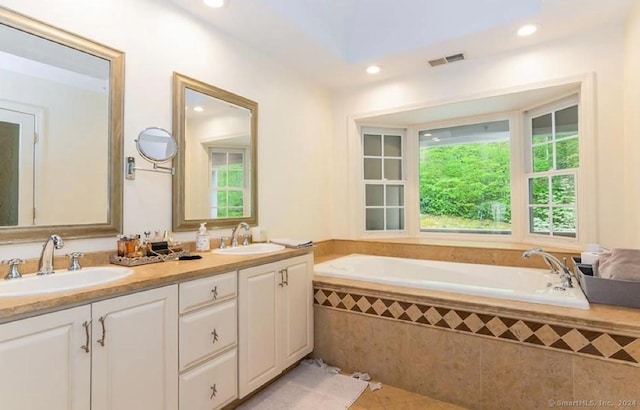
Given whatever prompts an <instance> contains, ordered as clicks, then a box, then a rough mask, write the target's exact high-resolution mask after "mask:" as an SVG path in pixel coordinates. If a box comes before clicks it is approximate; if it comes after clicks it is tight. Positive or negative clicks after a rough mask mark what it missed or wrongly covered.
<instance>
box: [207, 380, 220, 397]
mask: <svg viewBox="0 0 640 410" xmlns="http://www.w3.org/2000/svg"><path fill="white" fill-rule="evenodd" d="M217 393H218V390H217V389H216V384H215V383H214V384H213V386H211V397H209V398H210V399H213V398H214V397H216V394H217Z"/></svg>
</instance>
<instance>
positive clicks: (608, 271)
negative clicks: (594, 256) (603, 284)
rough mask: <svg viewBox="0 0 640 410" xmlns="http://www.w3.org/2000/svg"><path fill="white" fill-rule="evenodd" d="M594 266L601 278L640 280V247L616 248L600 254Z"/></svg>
mask: <svg viewBox="0 0 640 410" xmlns="http://www.w3.org/2000/svg"><path fill="white" fill-rule="evenodd" d="M594 268H595V271H596V272H597V276H600V277H601V278H606V279H618V280H634V281H640V249H620V248H614V249H612V250H611V252H605V253H603V254H602V255H600V257H599V258H598V260H597V261H596V263H595V264H594Z"/></svg>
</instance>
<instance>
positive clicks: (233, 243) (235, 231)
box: [231, 222, 251, 248]
mask: <svg viewBox="0 0 640 410" xmlns="http://www.w3.org/2000/svg"><path fill="white" fill-rule="evenodd" d="M239 228H244V230H245V231H249V229H251V227H250V226H249V224H248V223H246V222H240V223H239V224H238V226H236V227H235V228H233V229H232V230H231V247H232V248H233V247H236V246H238V229H239ZM246 245H249V238H248V237H247V236H245V238H244V241H243V242H242V246H246Z"/></svg>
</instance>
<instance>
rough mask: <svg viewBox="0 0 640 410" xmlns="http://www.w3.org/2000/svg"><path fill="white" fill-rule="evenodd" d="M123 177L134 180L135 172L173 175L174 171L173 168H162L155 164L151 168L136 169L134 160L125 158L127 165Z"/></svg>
mask: <svg viewBox="0 0 640 410" xmlns="http://www.w3.org/2000/svg"><path fill="white" fill-rule="evenodd" d="M125 168H126V169H125V176H126V178H127V179H129V180H134V179H136V171H148V172H159V173H162V174H171V175H173V174H174V173H175V169H174V168H173V167H163V166H160V165H158V164H156V163H153V168H140V167H136V159H135V158H134V157H127V163H126V165H125Z"/></svg>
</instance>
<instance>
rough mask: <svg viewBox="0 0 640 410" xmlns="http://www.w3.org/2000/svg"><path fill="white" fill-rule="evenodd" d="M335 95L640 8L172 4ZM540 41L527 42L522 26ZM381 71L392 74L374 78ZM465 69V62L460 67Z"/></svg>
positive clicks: (427, 2) (557, 3)
mask: <svg viewBox="0 0 640 410" xmlns="http://www.w3.org/2000/svg"><path fill="white" fill-rule="evenodd" d="M170 1H172V2H174V3H176V4H178V5H179V6H181V7H183V8H184V9H186V10H188V11H189V12H190V13H192V14H194V15H195V16H197V17H198V18H201V19H203V20H205V21H206V22H207V23H209V24H211V25H212V26H215V27H217V28H218V29H220V30H222V31H224V32H226V33H228V34H229V35H231V36H233V37H235V38H238V39H240V40H242V41H243V42H245V43H247V44H249V45H250V46H252V47H254V48H256V49H258V50H260V51H261V52H263V53H265V54H267V55H269V56H270V57H272V58H274V59H275V60H277V61H280V62H281V63H283V64H285V65H287V66H289V67H291V68H293V69H294V70H297V71H299V72H302V73H304V74H305V75H306V76H308V77H311V78H312V79H314V80H316V81H317V82H319V83H321V84H324V85H326V86H327V87H330V88H339V87H346V86H350V85H355V84H362V83H366V82H371V81H378V80H380V79H384V78H390V77H396V76H401V75H406V74H412V73H416V72H421V71H422V72H426V71H428V70H442V69H446V66H440V67H435V68H431V67H429V65H428V64H427V61H428V60H433V59H436V58H440V57H444V56H449V55H453V54H457V53H464V54H465V56H466V58H467V59H478V58H481V57H485V56H488V55H491V54H495V53H499V52H503V51H507V50H511V49H515V48H519V47H526V46H529V45H533V44H536V43H541V42H546V41H551V40H553V39H557V38H561V37H565V36H568V35H572V34H576V33H580V32H583V31H586V30H590V29H592V28H594V27H597V26H599V25H604V24H610V23H614V22H622V21H623V19H624V16H625V15H626V14H627V12H628V11H629V10H630V8H631V7H632V5H633V4H634V1H635V0H607V1H603V0H517V1H514V0H482V1H478V0H446V1H443V0H228V1H229V4H228V5H227V6H225V7H224V8H221V9H211V8H208V7H206V6H204V5H203V4H202V0H170ZM525 23H533V24H536V25H537V26H538V28H539V29H538V32H537V33H535V34H534V35H533V36H530V37H526V38H521V37H517V36H516V35H515V32H516V30H517V28H518V27H519V26H521V25H522V24H525ZM370 64H377V65H379V66H381V67H382V71H381V72H380V73H379V74H377V75H373V76H372V75H368V74H366V73H365V71H364V69H365V68H366V67H367V66H368V65H370ZM456 64H460V63H456Z"/></svg>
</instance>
